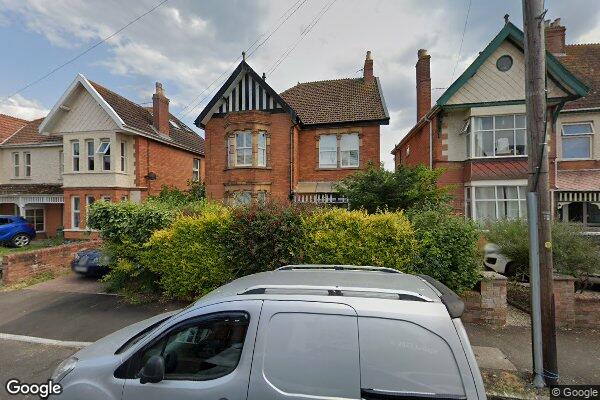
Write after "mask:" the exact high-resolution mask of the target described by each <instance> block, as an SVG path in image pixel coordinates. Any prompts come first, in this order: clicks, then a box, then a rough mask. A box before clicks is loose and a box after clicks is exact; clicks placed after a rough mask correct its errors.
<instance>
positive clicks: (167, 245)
mask: <svg viewBox="0 0 600 400" xmlns="http://www.w3.org/2000/svg"><path fill="white" fill-rule="evenodd" d="M230 223H231V215H230V213H229V211H228V210H227V209H225V208H223V207H210V208H207V209H206V210H204V212H203V213H201V214H198V215H195V216H180V217H179V218H177V220H176V221H175V222H174V223H173V224H172V225H171V227H169V228H167V229H163V230H160V231H157V232H155V233H154V234H153V235H152V237H151V238H150V240H149V241H148V243H147V244H146V245H145V246H144V247H145V249H144V252H143V253H144V254H143V255H142V257H141V261H142V262H143V263H144V264H145V265H146V266H147V267H148V268H149V269H150V270H151V271H153V272H155V273H156V274H158V275H159V276H160V286H161V287H162V289H163V291H164V293H165V294H166V295H167V296H171V297H175V298H179V299H192V298H194V297H196V296H200V295H204V294H206V293H208V292H210V291H211V290H213V289H215V288H217V287H219V286H221V285H223V284H225V283H227V282H228V281H230V280H231V279H232V278H233V275H232V272H231V268H230V265H228V263H227V262H226V257H225V255H226V253H225V249H224V242H223V240H222V238H223V236H224V232H226V231H227V229H228V228H229V225H230Z"/></svg>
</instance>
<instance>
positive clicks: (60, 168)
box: [58, 150, 65, 179]
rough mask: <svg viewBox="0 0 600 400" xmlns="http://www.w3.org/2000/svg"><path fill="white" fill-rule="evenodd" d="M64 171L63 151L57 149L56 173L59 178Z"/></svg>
mask: <svg viewBox="0 0 600 400" xmlns="http://www.w3.org/2000/svg"><path fill="white" fill-rule="evenodd" d="M64 173H65V151H64V150H59V151H58V174H59V175H60V176H59V179H62V176H63V174H64Z"/></svg>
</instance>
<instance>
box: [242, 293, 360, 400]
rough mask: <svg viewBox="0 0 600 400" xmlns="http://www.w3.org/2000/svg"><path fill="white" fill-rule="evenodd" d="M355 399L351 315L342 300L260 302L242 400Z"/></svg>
mask: <svg viewBox="0 0 600 400" xmlns="http://www.w3.org/2000/svg"><path fill="white" fill-rule="evenodd" d="M334 398H335V399H360V366H359V348H358V325H357V316H356V312H355V311H354V309H353V308H351V307H349V306H347V305H344V304H333V303H318V302H302V301H265V302H264V305H263V310H262V312H261V316H260V326H259V329H258V336H257V340H256V346H255V350H254V361H253V363H252V374H251V377H250V388H249V391H248V400H284V399H286V400H287V399H293V400H309V399H310V400H316V399H334Z"/></svg>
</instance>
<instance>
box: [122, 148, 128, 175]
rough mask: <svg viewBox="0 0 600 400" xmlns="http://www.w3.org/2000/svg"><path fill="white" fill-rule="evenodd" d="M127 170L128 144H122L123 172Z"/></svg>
mask: <svg viewBox="0 0 600 400" xmlns="http://www.w3.org/2000/svg"><path fill="white" fill-rule="evenodd" d="M126 169H127V143H125V142H121V172H125V170H126Z"/></svg>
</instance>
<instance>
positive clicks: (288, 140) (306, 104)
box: [195, 52, 389, 204]
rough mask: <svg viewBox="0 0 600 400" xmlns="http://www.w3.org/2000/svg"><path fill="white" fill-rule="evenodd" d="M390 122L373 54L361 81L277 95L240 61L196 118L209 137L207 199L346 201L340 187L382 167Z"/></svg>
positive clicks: (313, 86) (306, 86) (299, 87)
mask: <svg viewBox="0 0 600 400" xmlns="http://www.w3.org/2000/svg"><path fill="white" fill-rule="evenodd" d="M388 123H389V115H388V112H387V108H386V105H385V100H384V98H383V93H382V91H381V86H380V83H379V79H378V78H377V77H375V76H374V75H373V60H372V59H371V53H370V52H368V53H367V57H366V60H365V68H364V74H363V77H361V78H357V79H337V80H327V81H319V82H307V83H299V84H298V85H296V86H294V87H292V88H290V89H288V90H286V91H284V92H282V93H280V94H278V93H277V92H276V91H275V90H273V88H271V86H269V84H268V83H267V82H266V77H265V76H264V74H263V76H262V77H261V76H259V75H258V74H257V73H256V72H255V71H254V70H253V69H252V68H251V67H250V66H249V65H248V64H247V63H246V61H245V60H242V62H241V63H240V64H239V65H238V67H237V68H236V69H235V70H234V71H233V73H232V74H231V76H230V77H229V79H228V80H227V81H226V82H225V84H224V85H223V86H222V87H221V88H220V89H219V91H218V92H217V93H216V95H215V96H214V97H213V98H212V100H211V101H210V102H209V103H208V105H207V106H206V108H205V109H204V110H203V111H202V112H201V113H200V115H199V116H198V118H197V119H196V121H195V124H196V125H197V126H198V127H201V128H203V129H204V130H205V133H206V134H205V140H206V142H205V152H206V171H207V173H206V192H207V196H208V197H209V198H211V199H215V200H222V201H226V202H230V203H234V204H246V203H249V202H251V201H253V200H257V201H264V200H266V199H273V200H278V201H296V202H321V203H344V202H345V199H343V198H341V197H340V196H339V195H338V194H337V193H336V190H335V188H334V185H335V183H336V182H337V181H339V180H340V179H342V178H344V177H346V176H348V175H350V174H352V173H354V172H355V171H357V170H359V169H363V168H365V167H366V166H367V165H368V163H371V162H372V163H374V164H375V165H379V158H380V157H379V143H380V138H379V135H380V126H381V125H382V124H388Z"/></svg>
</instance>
